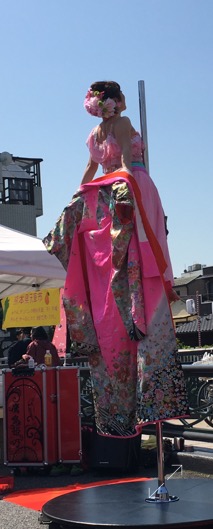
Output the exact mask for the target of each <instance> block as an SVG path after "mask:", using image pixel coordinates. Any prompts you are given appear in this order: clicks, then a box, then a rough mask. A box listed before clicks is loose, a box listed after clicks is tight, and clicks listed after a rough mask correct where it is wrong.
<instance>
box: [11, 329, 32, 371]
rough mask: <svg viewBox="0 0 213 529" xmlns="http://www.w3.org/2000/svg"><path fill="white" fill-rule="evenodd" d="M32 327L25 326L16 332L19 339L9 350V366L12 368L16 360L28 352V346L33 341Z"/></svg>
mask: <svg viewBox="0 0 213 529" xmlns="http://www.w3.org/2000/svg"><path fill="white" fill-rule="evenodd" d="M30 332H31V327H24V328H23V329H18V330H17V332H16V337H17V340H16V342H15V343H13V344H12V345H11V346H10V348H9V350H8V366H9V368H12V367H13V366H14V365H15V364H16V362H19V360H21V358H22V356H23V354H25V353H26V350H27V347H28V345H29V344H30V342H31V338H30Z"/></svg>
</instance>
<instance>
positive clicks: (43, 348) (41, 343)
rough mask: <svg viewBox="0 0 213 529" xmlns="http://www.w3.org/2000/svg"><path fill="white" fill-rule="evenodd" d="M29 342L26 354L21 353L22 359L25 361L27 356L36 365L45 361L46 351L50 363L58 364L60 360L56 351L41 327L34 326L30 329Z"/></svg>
mask: <svg viewBox="0 0 213 529" xmlns="http://www.w3.org/2000/svg"><path fill="white" fill-rule="evenodd" d="M31 340H32V341H31V343H30V344H29V345H28V347H27V350H26V354H23V355H22V358H23V360H25V361H27V360H29V358H30V357H31V358H33V359H34V361H35V363H36V364H37V365H39V364H44V363H45V354H46V352H47V351H49V352H50V354H51V356H52V360H51V365H52V366H53V367H54V366H60V365H61V361H60V357H59V355H58V351H57V349H56V347H55V345H53V344H52V343H51V342H50V341H49V339H48V336H47V333H46V331H45V329H44V328H43V327H34V328H32V331H31Z"/></svg>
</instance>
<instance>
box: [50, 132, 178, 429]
mask: <svg viewBox="0 0 213 529" xmlns="http://www.w3.org/2000/svg"><path fill="white" fill-rule="evenodd" d="M88 146H89V149H90V152H91V156H92V158H93V160H94V161H96V162H98V163H101V164H102V166H103V170H104V172H105V176H103V177H100V178H97V179H95V180H93V181H92V182H90V183H89V184H85V185H84V186H81V188H80V190H79V191H78V192H77V193H76V194H75V195H74V197H73V199H72V201H71V202H70V204H69V205H68V206H67V207H66V208H65V209H64V211H63V213H62V215H61V217H60V218H59V220H58V222H57V224H56V227H55V228H54V229H53V230H52V231H51V232H50V234H49V235H48V236H47V237H46V239H45V240H44V244H45V246H46V248H47V250H48V251H49V252H51V253H55V254H56V255H57V257H58V258H59V259H60V261H61V262H62V263H63V265H64V267H65V269H66V270H67V276H66V282H65V289H64V306H65V311H66V316H67V324H68V327H69V332H70V337H71V340H72V341H74V342H78V343H82V344H85V347H86V352H87V354H88V357H89V363H90V370H91V380H92V387H93V397H94V407H95V421H96V427H97V431H98V432H99V433H101V434H103V435H111V436H122V437H126V436H133V435H136V434H137V433H138V432H139V431H140V429H141V428H142V425H143V423H146V424H147V423H148V422H156V421H159V420H168V419H174V418H177V417H181V416H183V417H184V416H186V415H187V413H188V406H187V396H186V388H185V382H184V376H183V372H182V369H181V365H180V362H179V358H178V354H177V345H176V337H175V332H174V327H173V321H172V316H171V310H170V302H169V300H170V295H171V294H172V284H173V274H172V268H171V263H170V258H169V252H168V245H167V238H166V229H165V217H164V212H163V208H162V205H161V201H160V198H159V195H158V191H157V189H156V187H155V185H154V183H153V181H152V180H151V178H150V176H149V175H148V174H147V172H146V170H145V168H144V166H143V164H142V156H141V149H142V148H143V146H142V145H141V139H140V136H139V134H136V135H135V136H134V137H133V138H132V162H133V163H132V165H133V167H132V173H133V176H131V175H130V174H129V173H127V172H125V171H121V170H116V167H119V166H120V156H121V152H120V147H119V145H118V144H117V143H116V140H115V138H114V137H113V135H112V134H109V135H108V137H107V139H106V140H105V142H104V143H103V144H101V145H100V144H98V142H97V137H96V129H94V130H93V131H92V132H91V134H90V136H89V138H88Z"/></svg>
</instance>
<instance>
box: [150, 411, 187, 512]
mask: <svg viewBox="0 0 213 529" xmlns="http://www.w3.org/2000/svg"><path fill="white" fill-rule="evenodd" d="M156 441H157V465H158V488H157V490H156V491H155V493H154V494H153V495H152V496H150V498H147V499H146V502H148V503H155V502H156V503H167V502H171V501H178V500H179V498H178V497H177V496H169V493H168V490H167V488H166V486H165V477H164V451H163V434H162V423H161V421H158V422H157V423H156Z"/></svg>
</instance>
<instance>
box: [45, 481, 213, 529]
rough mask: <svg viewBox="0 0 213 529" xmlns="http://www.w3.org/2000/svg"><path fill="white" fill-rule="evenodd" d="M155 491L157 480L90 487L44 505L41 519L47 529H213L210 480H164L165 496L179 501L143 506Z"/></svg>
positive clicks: (212, 495)
mask: <svg viewBox="0 0 213 529" xmlns="http://www.w3.org/2000/svg"><path fill="white" fill-rule="evenodd" d="M157 487H158V480H157V479H150V480H147V481H142V482H138V481H137V482H128V483H121V484H115V485H102V486H100V485H99V486H97V487H94V486H91V487H89V488H86V489H82V490H80V491H76V492H72V493H69V494H63V495H62V496H59V497H57V498H55V499H53V500H51V501H48V502H47V503H45V505H44V506H43V508H42V516H43V517H44V519H45V521H46V519H47V520H48V521H49V522H50V523H49V527H51V529H59V528H60V529H63V528H67V527H75V528H76V529H77V528H78V529H87V528H89V527H93V529H94V527H95V526H96V527H98V528H105V529H106V528H107V527H113V528H118V527H119V528H121V527H122V528H125V529H128V528H129V529H130V528H134V529H138V528H142V529H157V528H161V529H162V528H165V529H173V528H174V529H175V528H176V529H178V528H179V527H180V528H181V529H183V528H187V527H188V528H189V527H196V528H200V527H213V501H212V497H213V480H211V479H171V480H168V481H166V487H167V489H168V492H169V495H170V496H172V495H174V496H178V497H179V501H175V502H171V503H154V504H153V503H147V502H146V501H145V500H146V498H147V497H148V496H149V495H150V494H151V495H152V494H153V493H154V492H155V490H156V489H157Z"/></svg>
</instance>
